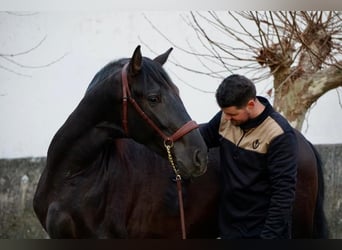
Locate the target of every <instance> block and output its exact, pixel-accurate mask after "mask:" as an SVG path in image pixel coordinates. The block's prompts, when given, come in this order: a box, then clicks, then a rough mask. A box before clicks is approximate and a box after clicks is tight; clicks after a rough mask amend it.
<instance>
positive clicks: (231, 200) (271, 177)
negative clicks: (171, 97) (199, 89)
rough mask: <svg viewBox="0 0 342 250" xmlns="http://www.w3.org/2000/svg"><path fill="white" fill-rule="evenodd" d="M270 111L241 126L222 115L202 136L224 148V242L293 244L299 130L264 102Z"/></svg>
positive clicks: (221, 219) (209, 143)
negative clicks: (274, 240)
mask: <svg viewBox="0 0 342 250" xmlns="http://www.w3.org/2000/svg"><path fill="white" fill-rule="evenodd" d="M258 99H259V101H261V103H263V104H264V105H265V107H266V108H265V110H264V111H263V113H262V114H261V115H260V116H258V117H257V118H256V119H253V120H250V121H248V122H247V123H246V124H243V125H241V126H234V125H232V124H231V123H230V121H225V120H224V119H223V116H222V112H219V113H217V114H216V116H215V117H214V118H213V119H212V120H211V121H210V122H209V123H207V124H205V125H202V126H201V128H200V130H201V133H202V135H203V137H204V139H205V141H206V143H207V146H208V147H216V146H219V147H220V164H221V173H222V174H221V180H222V181H221V186H222V196H221V202H220V209H219V211H220V212H219V224H220V233H221V235H220V236H221V237H222V238H290V235H291V210H292V205H293V201H294V195H295V185H296V174H297V163H296V159H297V151H298V150H297V141H296V136H295V133H294V130H293V128H292V127H291V126H290V125H289V123H288V122H287V121H286V119H285V118H283V117H282V116H281V115H280V114H279V113H278V112H275V111H274V109H273V108H272V106H271V105H270V104H269V102H268V101H267V100H266V99H265V98H263V97H258Z"/></svg>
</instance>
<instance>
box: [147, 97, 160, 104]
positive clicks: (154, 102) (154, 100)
mask: <svg viewBox="0 0 342 250" xmlns="http://www.w3.org/2000/svg"><path fill="white" fill-rule="evenodd" d="M147 99H148V101H149V102H150V103H151V104H157V103H160V96H159V95H150V96H149V97H147Z"/></svg>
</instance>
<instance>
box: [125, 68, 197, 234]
mask: <svg viewBox="0 0 342 250" xmlns="http://www.w3.org/2000/svg"><path fill="white" fill-rule="evenodd" d="M127 66H128V63H126V64H125V65H124V66H123V68H122V70H121V79H122V127H123V129H124V132H125V133H126V135H128V120H127V106H128V104H127V101H128V100H129V102H130V103H131V104H132V105H133V107H134V108H135V110H136V111H137V112H138V114H139V115H140V116H141V117H142V118H143V119H144V120H145V121H146V122H147V124H148V125H149V126H150V127H151V128H153V130H155V131H156V132H157V133H158V134H159V135H160V136H161V137H162V138H163V140H164V146H165V148H166V151H167V155H168V159H169V162H170V164H171V166H172V168H173V171H174V172H175V174H176V181H177V191H178V201H179V211H180V218H181V227H182V239H186V229H185V219H184V208H183V195H182V184H181V176H180V174H179V173H178V170H177V169H176V166H175V164H174V162H173V158H172V154H171V148H172V147H173V143H174V142H175V141H177V140H178V139H180V138H182V137H183V136H184V135H186V134H187V133H189V132H190V131H192V130H194V129H196V128H198V124H197V123H196V122H195V121H188V122H187V123H185V124H184V125H183V126H182V127H180V128H179V129H178V130H177V131H176V132H175V133H174V134H172V135H171V136H167V135H166V134H165V133H164V132H163V131H161V130H160V129H159V127H158V126H157V125H156V124H155V123H154V122H153V121H152V120H151V118H149V117H148V116H147V114H146V113H145V112H144V111H143V110H142V109H141V108H140V106H139V105H138V103H137V102H136V101H135V100H134V98H133V97H132V96H131V92H130V90H129V86H128V79H127Z"/></svg>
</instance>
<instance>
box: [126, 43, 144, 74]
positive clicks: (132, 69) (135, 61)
mask: <svg viewBox="0 0 342 250" xmlns="http://www.w3.org/2000/svg"><path fill="white" fill-rule="evenodd" d="M141 63H142V56H141V51H140V45H138V46H137V47H136V48H135V50H134V52H133V56H132V58H131V60H130V62H129V65H128V72H129V74H130V75H133V76H134V75H136V74H138V73H139V71H140V70H141Z"/></svg>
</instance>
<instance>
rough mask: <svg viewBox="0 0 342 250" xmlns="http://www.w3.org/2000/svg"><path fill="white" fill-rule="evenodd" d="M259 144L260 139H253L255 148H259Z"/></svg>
mask: <svg viewBox="0 0 342 250" xmlns="http://www.w3.org/2000/svg"><path fill="white" fill-rule="evenodd" d="M259 145H260V141H259V139H256V140H255V141H253V143H252V147H253V149H257V148H258V147H259Z"/></svg>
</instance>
